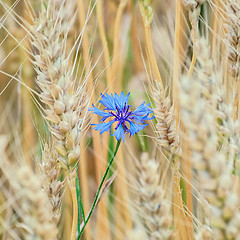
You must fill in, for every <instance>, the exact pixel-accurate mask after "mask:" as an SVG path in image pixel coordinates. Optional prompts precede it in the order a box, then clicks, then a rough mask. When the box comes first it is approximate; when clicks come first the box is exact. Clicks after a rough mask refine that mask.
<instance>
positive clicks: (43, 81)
mask: <svg viewBox="0 0 240 240" xmlns="http://www.w3.org/2000/svg"><path fill="white" fill-rule="evenodd" d="M46 16H47V18H46ZM64 24H68V23H64ZM62 25H63V23H62V21H61V12H60V13H58V12H57V11H55V9H54V2H52V1H50V2H49V4H48V8H47V10H46V9H45V8H44V7H42V11H41V14H40V17H39V19H37V20H36V21H35V23H34V26H33V27H32V35H33V37H32V45H33V46H34V48H35V49H36V51H35V52H34V59H35V61H34V65H35V69H36V72H37V79H36V82H37V84H38V86H39V88H40V90H41V94H40V99H41V101H42V102H43V103H45V105H46V108H45V110H44V112H45V119H46V120H48V121H49V122H50V123H51V125H50V130H51V132H52V135H53V136H54V140H55V143H54V146H55V149H56V151H57V153H58V160H59V161H60V162H61V163H62V164H63V167H65V166H72V165H74V164H75V163H76V161H78V160H79V156H80V146H79V141H80V137H81V134H82V133H81V129H82V126H83V118H84V110H85V108H86V94H85V91H84V89H85V88H84V85H81V86H78V87H75V83H74V82H73V77H72V75H71V71H70V69H68V68H69V66H68V58H67V56H66V53H65V44H66V43H65V40H66V33H65V32H64V31H63V30H64V29H65V28H64V27H62Z"/></svg>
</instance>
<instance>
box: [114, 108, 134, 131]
mask: <svg viewBox="0 0 240 240" xmlns="http://www.w3.org/2000/svg"><path fill="white" fill-rule="evenodd" d="M129 108H130V106H129V105H127V104H126V103H125V105H124V107H123V109H119V108H118V107H117V106H116V109H117V111H116V112H112V111H111V112H110V113H111V114H112V115H113V116H114V118H115V121H117V122H118V123H117V126H116V127H115V130H116V129H117V128H118V127H119V125H120V124H121V125H122V127H123V129H124V131H125V132H128V131H129V129H128V127H127V125H126V121H127V122H128V121H129V120H128V118H129V119H130V115H131V114H132V111H129Z"/></svg>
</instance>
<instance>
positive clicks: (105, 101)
mask: <svg viewBox="0 0 240 240" xmlns="http://www.w3.org/2000/svg"><path fill="white" fill-rule="evenodd" d="M101 97H102V100H100V101H99V102H100V103H101V104H102V105H104V106H105V107H106V108H105V110H112V111H116V110H117V109H116V106H115V100H114V96H113V94H112V93H111V96H110V95H109V94H107V93H106V96H105V95H104V94H101Z"/></svg>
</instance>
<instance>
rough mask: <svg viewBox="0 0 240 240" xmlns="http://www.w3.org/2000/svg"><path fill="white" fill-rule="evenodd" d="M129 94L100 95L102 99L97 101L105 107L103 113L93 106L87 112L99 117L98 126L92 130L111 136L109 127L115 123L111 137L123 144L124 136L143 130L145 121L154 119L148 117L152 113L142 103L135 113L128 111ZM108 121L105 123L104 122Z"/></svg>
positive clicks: (146, 105)
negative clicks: (107, 132) (121, 141)
mask: <svg viewBox="0 0 240 240" xmlns="http://www.w3.org/2000/svg"><path fill="white" fill-rule="evenodd" d="M129 95H130V93H128V94H127V95H126V96H125V95H124V93H123V92H121V94H120V95H119V96H118V94H117V93H115V96H113V94H111V95H109V94H106V95H104V94H101V97H102V99H101V100H100V101H99V102H100V103H101V104H102V105H104V106H105V109H104V111H102V110H100V109H98V108H96V107H95V106H94V105H92V106H93V108H90V109H89V111H92V112H93V113H95V114H97V115H99V116H101V117H102V118H101V120H100V123H99V124H92V125H94V126H95V127H94V129H95V130H98V131H100V134H102V133H103V132H106V131H109V133H110V134H111V126H112V125H113V124H114V123H116V126H115V128H114V129H115V131H114V133H113V135H112V136H115V137H116V139H117V140H120V139H121V138H122V140H123V142H124V141H125V134H130V137H131V136H132V135H134V134H136V133H137V132H139V131H140V130H142V129H144V128H145V127H146V126H147V125H148V124H146V123H145V121H146V120H151V119H153V118H154V117H149V114H151V113H152V112H153V111H152V109H151V108H149V105H150V103H149V104H145V102H143V103H142V104H141V105H139V106H138V107H137V108H136V110H135V111H132V110H130V107H131V106H130V105H128V99H129ZM107 119H108V120H110V121H106V120H107Z"/></svg>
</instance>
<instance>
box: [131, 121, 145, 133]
mask: <svg viewBox="0 0 240 240" xmlns="http://www.w3.org/2000/svg"><path fill="white" fill-rule="evenodd" d="M129 123H130V129H129V132H130V137H131V136H132V135H134V134H136V133H137V132H139V131H141V130H143V129H144V128H145V127H146V126H147V125H148V124H143V125H139V124H136V123H134V122H131V121H129Z"/></svg>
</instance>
